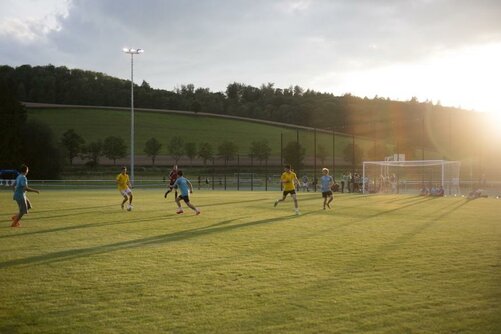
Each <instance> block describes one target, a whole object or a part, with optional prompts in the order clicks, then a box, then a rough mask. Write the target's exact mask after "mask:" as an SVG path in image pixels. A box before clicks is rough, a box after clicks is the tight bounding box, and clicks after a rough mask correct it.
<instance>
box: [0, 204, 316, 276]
mask: <svg viewBox="0 0 501 334" xmlns="http://www.w3.org/2000/svg"><path fill="white" fill-rule="evenodd" d="M308 214H309V213H306V214H303V216H306V215H308ZM296 217H297V216H296V215H293V216H290V215H289V216H283V217H277V218H270V219H263V220H255V221H251V222H247V223H242V224H233V225H229V224H230V223H232V222H234V221H235V220H238V219H240V218H233V219H229V220H226V221H222V222H219V223H216V224H213V225H208V226H204V227H198V228H194V229H191V230H184V231H179V232H174V233H168V234H163V235H157V236H152V237H147V238H143V239H136V240H128V241H121V242H117V243H113V244H108V245H100V246H94V247H88V248H82V249H68V250H64V251H60V252H54V253H49V254H44V255H37V256H31V257H27V258H23V259H16V260H10V261H5V262H1V263H0V269H4V268H9V267H13V266H19V265H29V264H44V263H54V262H60V261H67V260H72V259H76V258H80V257H87V256H92V255H97V254H103V253H110V252H114V251H119V250H124V249H131V248H139V247H145V246H151V245H159V244H166V243H171V242H176V241H182V240H187V239H193V238H197V237H201V236H207V235H211V234H216V233H224V232H229V231H233V230H238V229H242V228H247V227H254V226H259V225H264V224H270V223H278V222H281V221H285V220H290V219H294V218H296Z"/></svg>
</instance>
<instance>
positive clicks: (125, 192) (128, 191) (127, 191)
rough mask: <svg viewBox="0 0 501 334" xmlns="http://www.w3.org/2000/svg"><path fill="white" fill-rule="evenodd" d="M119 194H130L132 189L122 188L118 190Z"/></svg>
mask: <svg viewBox="0 0 501 334" xmlns="http://www.w3.org/2000/svg"><path fill="white" fill-rule="evenodd" d="M120 194H122V196H127V195H132V191H131V190H130V189H129V188H127V189H124V190H120Z"/></svg>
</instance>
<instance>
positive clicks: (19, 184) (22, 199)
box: [11, 165, 40, 227]
mask: <svg viewBox="0 0 501 334" xmlns="http://www.w3.org/2000/svg"><path fill="white" fill-rule="evenodd" d="M29 171H30V169H29V168H28V166H26V165H22V166H21V174H19V175H18V176H17V178H16V184H15V186H14V197H13V199H14V200H15V201H16V202H17V205H18V206H19V213H18V214H16V215H14V216H12V225H11V227H19V226H21V223H20V222H19V221H20V220H21V218H22V217H23V216H24V215H25V214H27V213H28V210H29V209H31V203H30V201H29V200H28V198H27V197H26V192H27V191H29V192H35V193H37V194H39V193H40V191H38V190H36V189H33V188H30V187H28V179H27V178H26V175H27V174H28V172H29Z"/></svg>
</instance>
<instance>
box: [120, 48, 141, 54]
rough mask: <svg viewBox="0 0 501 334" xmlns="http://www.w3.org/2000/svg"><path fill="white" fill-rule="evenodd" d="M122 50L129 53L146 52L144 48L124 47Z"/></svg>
mask: <svg viewBox="0 0 501 334" xmlns="http://www.w3.org/2000/svg"><path fill="white" fill-rule="evenodd" d="M122 51H123V52H125V53H129V54H140V53H143V52H144V50H143V49H133V48H123V49H122Z"/></svg>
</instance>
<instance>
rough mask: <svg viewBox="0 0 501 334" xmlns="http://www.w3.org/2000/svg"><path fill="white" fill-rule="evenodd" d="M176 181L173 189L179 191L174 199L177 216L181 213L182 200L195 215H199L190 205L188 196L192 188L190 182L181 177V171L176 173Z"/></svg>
mask: <svg viewBox="0 0 501 334" xmlns="http://www.w3.org/2000/svg"><path fill="white" fill-rule="evenodd" d="M177 176H178V177H177V179H176V182H174V184H173V186H172V187H173V188H176V187H177V189H178V190H179V192H180V195H179V196H178V197H176V204H177V211H176V213H177V214H180V213H183V212H184V211H183V208H182V207H181V200H183V201H184V202H185V203H186V205H187V206H188V207H190V208H191V209H192V210H193V211H195V213H196V214H197V215H199V214H200V210H198V209H197V208H196V207H195V206H194V205H193V204H191V203H190V194H191V193H193V186H192V185H191V182H190V180H188V179H187V178H185V177H184V176H183V171H182V170H178V171H177Z"/></svg>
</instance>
